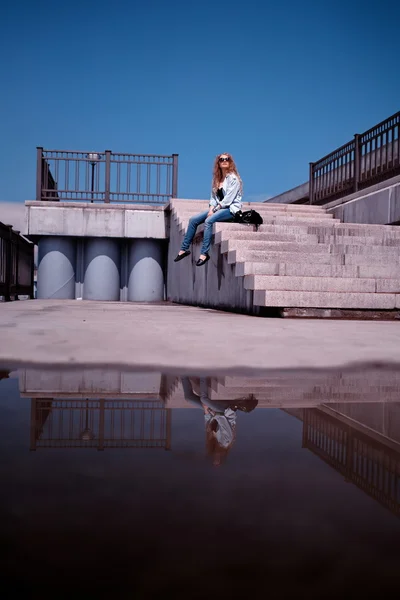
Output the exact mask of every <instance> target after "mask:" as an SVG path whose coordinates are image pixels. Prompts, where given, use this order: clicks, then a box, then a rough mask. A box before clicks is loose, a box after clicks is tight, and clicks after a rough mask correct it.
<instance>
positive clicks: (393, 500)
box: [303, 408, 400, 515]
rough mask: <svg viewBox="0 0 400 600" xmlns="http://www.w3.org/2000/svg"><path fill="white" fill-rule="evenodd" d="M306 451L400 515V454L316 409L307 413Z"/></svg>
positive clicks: (305, 411) (304, 440) (304, 443)
mask: <svg viewBox="0 0 400 600" xmlns="http://www.w3.org/2000/svg"><path fill="white" fill-rule="evenodd" d="M303 447H304V448H308V449H309V450H311V451H312V452H314V453H315V454H317V455H318V456H319V457H320V458H322V459H323V460H324V461H325V462H327V463H328V464H329V465H331V466H332V467H334V468H335V469H336V470H337V471H339V473H341V474H342V475H343V476H344V477H345V478H346V480H347V481H351V482H352V483H354V484H355V485H357V486H358V487H359V488H361V489H362V490H363V491H364V492H366V493H367V494H368V495H370V496H372V497H373V498H375V500H378V502H380V503H381V504H383V505H384V506H386V507H387V508H389V509H390V510H391V511H392V512H394V513H395V514H397V515H400V453H398V452H396V451H394V450H392V449H391V448H389V447H388V446H386V445H385V444H383V443H382V442H379V441H378V440H376V439H374V438H372V437H370V436H368V435H366V434H364V433H362V432H361V431H358V430H357V429H355V428H354V427H352V426H351V425H350V424H345V423H343V422H342V421H340V420H339V419H336V418H335V417H334V416H333V415H328V414H326V413H324V412H323V411H321V410H319V409H316V408H307V409H304V416H303Z"/></svg>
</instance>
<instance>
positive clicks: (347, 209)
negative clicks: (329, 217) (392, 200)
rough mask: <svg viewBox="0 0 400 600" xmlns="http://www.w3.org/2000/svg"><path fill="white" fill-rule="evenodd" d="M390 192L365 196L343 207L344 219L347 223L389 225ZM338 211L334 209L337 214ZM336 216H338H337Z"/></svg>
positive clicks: (386, 190)
mask: <svg viewBox="0 0 400 600" xmlns="http://www.w3.org/2000/svg"><path fill="white" fill-rule="evenodd" d="M389 208H390V206H389V190H388V189H385V190H381V191H379V192H377V193H375V194H370V195H368V196H364V197H363V198H360V199H358V200H353V201H352V202H348V203H347V204H344V205H343V215H342V219H343V221H344V222H346V223H382V224H385V223H389V222H390V221H389V219H390V211H389ZM336 212H337V209H333V211H332V213H333V214H335V213H336ZM335 216H336V215H335Z"/></svg>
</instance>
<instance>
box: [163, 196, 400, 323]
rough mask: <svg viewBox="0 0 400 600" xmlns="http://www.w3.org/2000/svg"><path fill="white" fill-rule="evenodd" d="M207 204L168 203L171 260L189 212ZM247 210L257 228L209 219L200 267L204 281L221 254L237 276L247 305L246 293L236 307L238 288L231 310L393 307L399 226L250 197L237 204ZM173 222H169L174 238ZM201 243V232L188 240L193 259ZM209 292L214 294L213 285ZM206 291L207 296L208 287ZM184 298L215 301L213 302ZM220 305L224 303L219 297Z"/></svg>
mask: <svg viewBox="0 0 400 600" xmlns="http://www.w3.org/2000/svg"><path fill="white" fill-rule="evenodd" d="M207 206H208V203H207V202H204V201H197V200H173V201H171V238H170V239H171V241H172V242H173V241H174V240H175V244H174V243H172V247H171V249H170V251H171V252H172V253H171V256H170V259H171V258H172V255H173V256H175V255H176V253H177V251H178V250H179V246H180V243H181V240H182V236H183V234H184V232H185V230H186V228H187V224H188V221H189V218H190V217H191V216H192V215H194V214H197V213H198V212H200V210H205V209H206V208H207ZM247 208H254V209H255V210H257V211H258V212H259V213H260V214H261V215H262V217H263V219H264V224H263V225H261V226H260V227H259V229H258V231H256V230H255V227H254V226H246V225H240V224H233V223H217V224H215V225H214V234H215V237H214V247H213V250H212V252H213V254H212V259H213V260H211V261H209V263H207V265H206V267H205V269H203V271H204V272H205V270H206V269H208V275H207V278H208V279H209V280H210V271H211V270H212V268H213V266H214V267H216V268H217V269H218V268H223V262H221V256H223V257H224V260H225V261H226V263H227V265H229V266H230V268H231V269H232V271H231V272H232V273H233V274H234V276H235V277H236V278H239V279H241V281H242V283H241V285H242V286H243V288H244V290H246V291H248V292H251V293H252V298H251V302H250V303H252V304H253V307H254V310H253V311H251V310H250V307H249V298H248V297H247V298H246V302H245V304H246V306H243V295H242V297H241V298H240V302H241V303H242V306H238V305H237V304H238V303H237V296H238V293H237V291H236V293H234V294H233V296H235V297H232V304H231V308H233V309H235V308H239V309H242V310H243V309H244V310H246V311H247V312H253V313H255V314H257V310H256V307H279V308H286V307H295V308H322V309H359V310H393V309H396V308H400V229H399V228H398V227H395V226H387V225H363V224H354V223H341V222H340V221H339V220H338V219H335V218H333V216H332V214H328V213H327V212H326V211H325V210H324V209H323V208H322V207H318V206H301V205H298V206H296V205H290V204H289V205H282V204H270V203H251V204H246V205H244V210H246V209H247ZM173 228H176V234H177V235H175V238H174V236H173V235H172V229H173ZM201 230H202V229H201V228H199V229H198V232H199V233H201ZM200 242H201V236H198V239H197V240H196V238H195V244H194V247H193V252H194V254H195V256H194V258H195V259H197V257H198V254H199V253H200ZM216 253H217V254H216ZM218 253H219V254H220V255H221V256H218ZM186 260H188V259H185V261H186ZM183 262H184V261H182V263H183ZM180 264H181V263H178V265H180ZM178 268H179V267H178ZM192 268H193V269H194V270H195V272H194V277H198V276H200V273H197V272H196V270H197V271H200V269H199V268H196V267H194V261H193V259H192ZM171 269H172V272H173V273H177V265H176V264H175V263H171V260H170V261H169V271H170V272H171ZM228 271H229V268H228V269H225V272H224V277H225V278H226V277H227V272H228ZM171 283H172V288H173V281H169V284H171ZM204 283H205V281H203V284H204ZM215 293H216V294H218V290H215ZM172 295H173V294H172ZM178 295H179V294H178ZM225 296H226V294H225ZM208 297H209V299H210V293H209V294H208ZM172 299H174V298H172ZM175 300H177V301H180V300H179V298H178V299H177V298H175ZM182 301H183V302H184V300H182ZM240 302H239V303H240ZM189 303H193V304H206V305H207V304H208V305H213V306H217V304H216V303H215V302H211V303H210V302H198V301H197V302H189ZM222 304H223V307H224V308H226V307H227V302H226V298H225V299H224V301H223V303H222ZM228 304H229V303H228Z"/></svg>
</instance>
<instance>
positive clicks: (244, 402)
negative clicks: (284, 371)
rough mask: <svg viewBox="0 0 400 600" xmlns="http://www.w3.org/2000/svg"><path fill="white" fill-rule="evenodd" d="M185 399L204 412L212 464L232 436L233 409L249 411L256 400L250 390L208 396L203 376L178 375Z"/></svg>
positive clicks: (229, 444) (223, 454)
mask: <svg viewBox="0 0 400 600" xmlns="http://www.w3.org/2000/svg"><path fill="white" fill-rule="evenodd" d="M182 388H183V391H184V395H185V400H186V401H187V402H189V403H192V404H193V405H194V406H197V407H199V408H201V409H202V410H203V412H204V425H205V433H206V449H207V455H208V456H210V457H211V459H212V462H213V464H214V465H215V466H219V465H221V464H222V463H223V462H224V461H225V460H226V458H227V456H228V453H229V451H230V449H231V448H232V446H233V444H234V442H235V439H236V413H237V411H238V410H239V411H242V412H247V413H248V412H251V411H252V410H254V409H255V407H256V406H257V404H258V400H257V399H256V398H255V397H254V395H253V394H252V393H250V394H249V395H248V396H245V397H240V398H235V399H233V400H211V398H210V396H211V394H210V389H211V387H210V382H209V379H208V378H207V377H199V378H197V377H191V378H189V377H182Z"/></svg>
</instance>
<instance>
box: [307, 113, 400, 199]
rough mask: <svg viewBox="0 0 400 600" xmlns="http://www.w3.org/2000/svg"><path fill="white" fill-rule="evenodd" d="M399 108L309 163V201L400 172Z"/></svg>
mask: <svg viewBox="0 0 400 600" xmlns="http://www.w3.org/2000/svg"><path fill="white" fill-rule="evenodd" d="M399 126H400V112H398V113H396V114H395V115H393V116H392V117H390V118H389V119H386V120H385V121H382V123H379V124H378V125H375V127H372V129H369V130H368V131H366V132H365V133H362V134H356V135H355V136H354V138H353V139H352V140H351V141H350V142H348V143H347V144H344V146H341V148H338V149H337V150H335V151H334V152H331V153H330V154H328V155H327V156H324V158H321V159H320V160H319V161H318V162H315V163H310V204H314V203H323V202H325V201H328V200H335V199H336V198H341V197H342V196H345V195H347V194H351V193H352V192H356V191H358V190H359V189H364V188H366V187H369V186H370V185H373V184H374V183H378V182H379V181H382V180H384V179H388V178H389V177H393V176H394V175H397V174H398V173H400V160H399V159H400V151H399V150H400V148H399V143H400V140H399Z"/></svg>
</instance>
